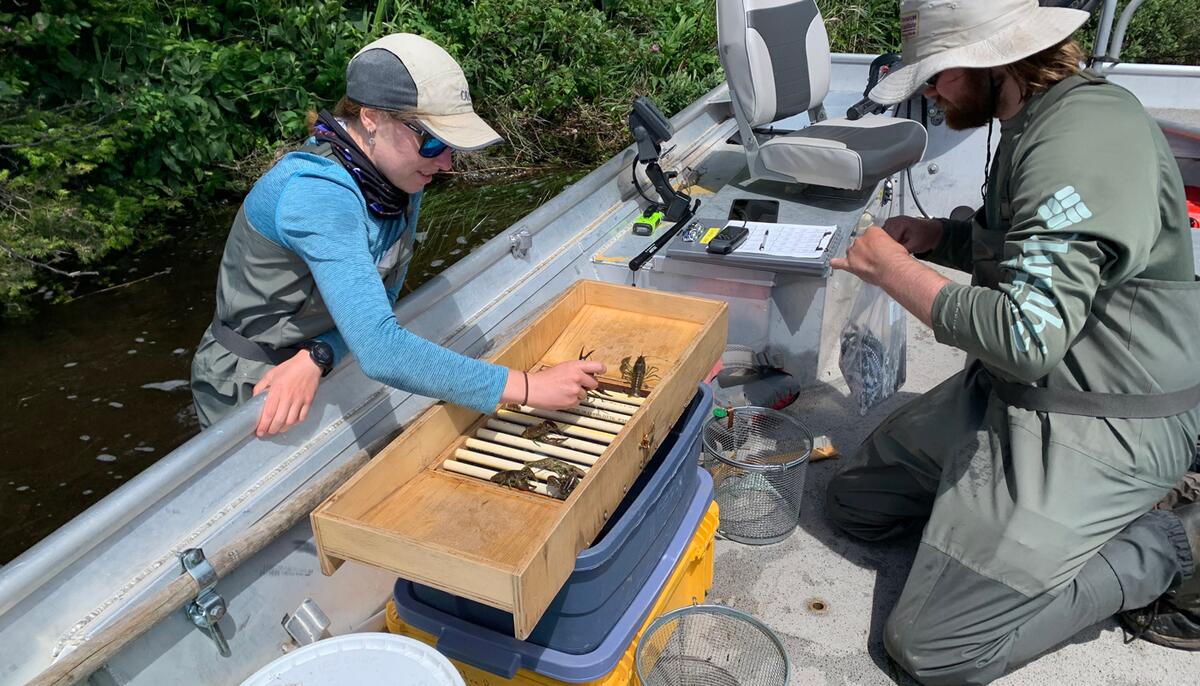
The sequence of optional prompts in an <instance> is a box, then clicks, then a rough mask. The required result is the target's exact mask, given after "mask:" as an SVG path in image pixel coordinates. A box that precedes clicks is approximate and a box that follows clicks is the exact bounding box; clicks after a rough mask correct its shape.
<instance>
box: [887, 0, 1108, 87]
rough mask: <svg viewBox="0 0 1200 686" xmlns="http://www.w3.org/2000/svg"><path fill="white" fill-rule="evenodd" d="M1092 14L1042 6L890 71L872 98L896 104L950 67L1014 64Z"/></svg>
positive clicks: (1066, 35) (1067, 35)
mask: <svg viewBox="0 0 1200 686" xmlns="http://www.w3.org/2000/svg"><path fill="white" fill-rule="evenodd" d="M1089 16H1090V15H1089V14H1088V13H1087V12H1084V11H1081V10H1075V9H1069V8H1066V7H1038V8H1037V10H1036V11H1034V12H1030V13H1029V15H1028V16H1027V17H1026V18H1024V19H1022V20H1021V21H1018V22H1014V23H1012V24H1010V25H1009V26H1007V27H1005V28H1004V29H1003V30H1001V31H998V32H996V33H994V34H992V35H991V36H988V37H987V38H985V39H983V40H981V41H978V42H976V43H971V44H970V45H963V46H960V47H957V48H951V49H949V50H945V51H943V52H939V53H937V54H936V55H930V56H929V57H926V58H924V59H921V60H917V61H916V62H914V63H913V64H906V65H904V66H903V67H901V68H899V69H897V70H896V71H894V72H892V73H890V74H888V75H887V76H886V77H885V78H883V79H882V80H881V81H880V82H879V83H878V84H876V85H875V87H874V88H872V89H871V93H870V95H869V97H870V98H871V100H873V101H875V102H877V103H879V104H880V105H894V104H895V103H898V102H901V101H904V100H907V99H909V98H910V97H912V95H913V94H914V93H916V92H917V91H918V90H919V89H920V88H921V87H922V85H923V84H924V83H925V82H926V81H927V80H928V79H929V78H930V77H931V76H933V75H934V74H937V73H938V72H941V71H945V70H946V69H954V68H956V67H962V68H976V69H978V68H987V67H1000V66H1003V65H1005V64H1012V63H1013V62H1016V61H1018V60H1021V59H1024V58H1026V57H1029V56H1030V55H1033V54H1035V53H1038V52H1041V51H1042V50H1045V49H1046V48H1049V47H1051V46H1053V45H1054V44H1055V43H1058V42H1059V41H1061V40H1064V39H1066V38H1068V37H1069V36H1070V35H1071V34H1072V33H1074V32H1075V30H1076V29H1078V28H1079V27H1080V26H1082V25H1083V23H1084V22H1086V21H1087V20H1088V17H1089Z"/></svg>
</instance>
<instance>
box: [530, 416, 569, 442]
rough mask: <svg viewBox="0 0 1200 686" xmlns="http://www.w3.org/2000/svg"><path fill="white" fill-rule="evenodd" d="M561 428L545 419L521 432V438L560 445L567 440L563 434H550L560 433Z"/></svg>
mask: <svg viewBox="0 0 1200 686" xmlns="http://www.w3.org/2000/svg"><path fill="white" fill-rule="evenodd" d="M562 433H563V431H562V429H560V428H559V426H558V424H555V423H554V422H552V421H550V420H549V419H547V420H546V421H544V422H538V423H537V424H534V425H532V426H530V427H529V428H527V429H525V430H524V431H522V432H521V438H526V439H529V440H531V441H533V442H534V443H537V442H539V441H541V442H544V443H549V444H550V445H560V444H562V443H563V442H565V441H566V440H567V437H566V436H565V435H558V436H552V435H551V434H562Z"/></svg>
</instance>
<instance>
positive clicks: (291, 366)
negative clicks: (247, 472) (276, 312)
mask: <svg viewBox="0 0 1200 686" xmlns="http://www.w3.org/2000/svg"><path fill="white" fill-rule="evenodd" d="M320 381H321V368H320V367H318V366H317V363H316V362H313V360H312V356H311V355H309V354H308V352H307V351H305V350H301V351H300V352H299V353H297V354H295V355H293V356H292V358H291V359H290V360H287V361H286V362H283V363H281V364H278V365H276V366H275V367H274V368H273V369H271V371H269V372H267V374H266V376H264V377H263V378H262V381H259V382H258V383H257V384H256V385H255V386H254V395H256V396H257V395H258V394H259V393H262V392H263V391H267V400H266V403H264V404H263V410H262V414H260V415H259V416H258V426H257V427H256V428H255V429H254V433H255V435H257V436H258V437H259V438H262V437H263V436H269V435H271V434H277V433H280V432H283V431H287V430H288V429H290V428H292V426H294V425H296V424H299V423H300V422H302V421H304V419H305V418H306V417H308V408H309V407H311V406H312V401H313V397H314V396H315V395H316V394H317V384H318V383H320Z"/></svg>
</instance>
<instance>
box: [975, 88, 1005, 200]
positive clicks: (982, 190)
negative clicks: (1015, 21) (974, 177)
mask: <svg viewBox="0 0 1200 686" xmlns="http://www.w3.org/2000/svg"><path fill="white" fill-rule="evenodd" d="M992 69H994V67H989V68H988V94H989V97H990V99H991V101H992V103H991V110H992V116H991V118H990V119H988V135H987V147H986V148H985V149H984V162H983V183H982V184H981V185H980V186H979V195H980V197H982V198H983V204H984V205H986V204H987V189H988V177H989V176H990V175H991V173H992V127H993V126H994V125H995V123H996V103H997V101H998V100H999V99H1000V88H1001V87H1002V86H1003V85H1004V82H1003V81H1001V82H1000V83H996V73H995V72H993V71H992Z"/></svg>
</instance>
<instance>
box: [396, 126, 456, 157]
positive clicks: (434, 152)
mask: <svg viewBox="0 0 1200 686" xmlns="http://www.w3.org/2000/svg"><path fill="white" fill-rule="evenodd" d="M404 125H405V126H407V127H408V128H410V129H412V132H413V133H415V134H417V135H418V136H420V137H421V149H420V150H418V151H417V152H418V153H419V154H420V155H421V157H437V156H438V155H440V154H442V153H443V152H445V151H446V148H448V147H450V146H449V145H446V144H445V143H443V142H442V141H441V139H439V138H438V137H437V136H435V135H433V134H432V133H429V132H428V131H426V130H425V129H423V128H421V127H420V126H417V125H416V124H411V123H409V122H404Z"/></svg>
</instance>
